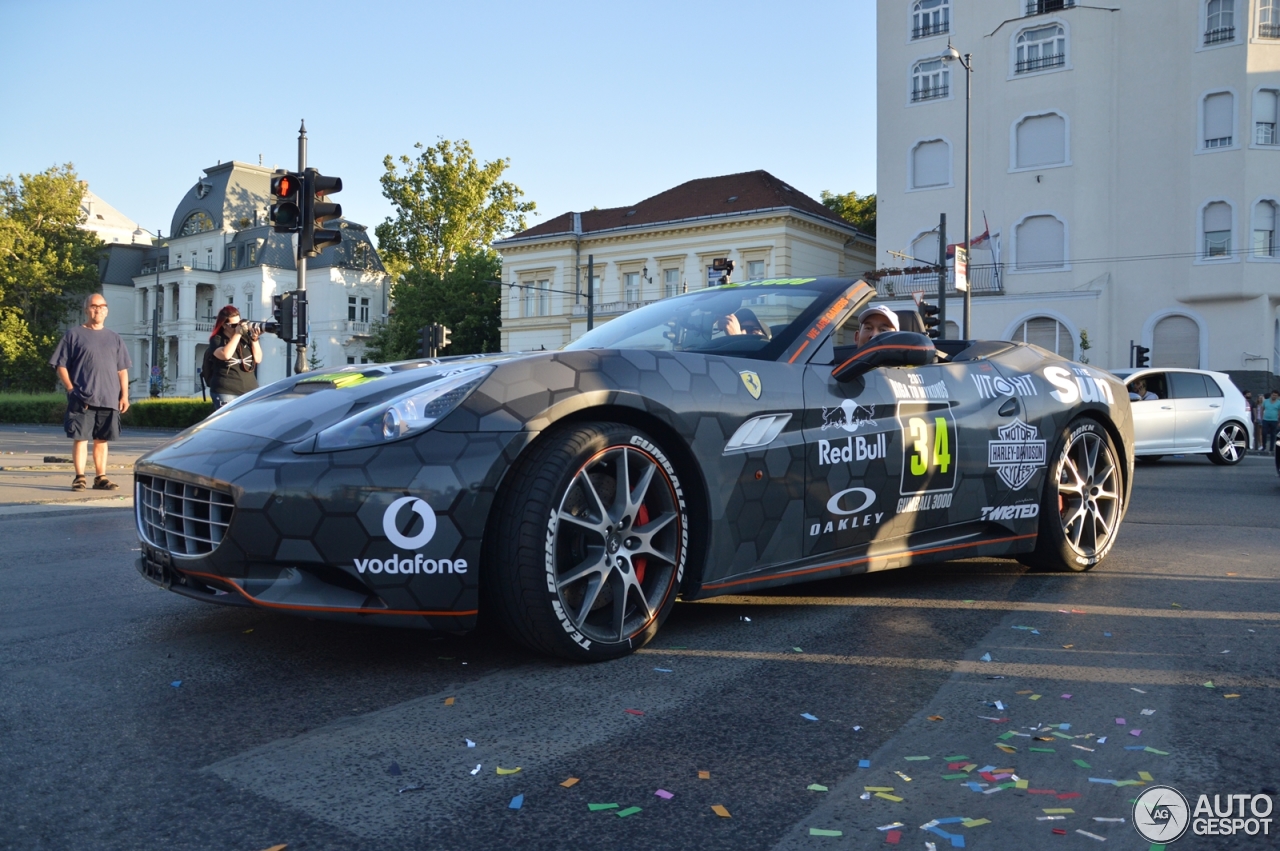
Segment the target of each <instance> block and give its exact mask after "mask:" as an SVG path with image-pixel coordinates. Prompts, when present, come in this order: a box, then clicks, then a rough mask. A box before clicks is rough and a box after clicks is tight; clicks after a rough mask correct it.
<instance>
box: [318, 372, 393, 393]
mask: <svg viewBox="0 0 1280 851" xmlns="http://www.w3.org/2000/svg"><path fill="white" fill-rule="evenodd" d="M381 377H382V376H381V375H365V374H364V373H361V372H338V373H329V374H328V375H308V376H307V377H306V378H303V379H300V380H299V381H298V383H299V384H312V383H314V384H332V385H333V386H334V387H336V388H338V389H339V390H341V389H343V388H344V387H355V386H357V385H360V384H365V383H367V382H369V381H374V380H375V379H378V378H381Z"/></svg>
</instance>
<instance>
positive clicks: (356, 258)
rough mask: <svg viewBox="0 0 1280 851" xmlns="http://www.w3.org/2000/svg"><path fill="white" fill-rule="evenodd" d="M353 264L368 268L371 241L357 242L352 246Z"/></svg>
mask: <svg viewBox="0 0 1280 851" xmlns="http://www.w3.org/2000/svg"><path fill="white" fill-rule="evenodd" d="M351 265H352V266H354V267H356V268H357V269H366V268H368V266H369V243H367V242H357V243H356V244H355V245H353V246H351Z"/></svg>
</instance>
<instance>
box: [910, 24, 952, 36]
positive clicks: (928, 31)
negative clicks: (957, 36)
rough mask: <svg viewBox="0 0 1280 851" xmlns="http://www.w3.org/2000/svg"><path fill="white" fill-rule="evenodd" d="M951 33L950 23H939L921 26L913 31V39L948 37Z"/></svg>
mask: <svg viewBox="0 0 1280 851" xmlns="http://www.w3.org/2000/svg"><path fill="white" fill-rule="evenodd" d="M949 32H951V22H950V21H939V22H938V23H936V24H921V25H920V26H918V27H913V28H912V29H911V37H912V38H929V37H930V36H934V35H946V34H947V33H949Z"/></svg>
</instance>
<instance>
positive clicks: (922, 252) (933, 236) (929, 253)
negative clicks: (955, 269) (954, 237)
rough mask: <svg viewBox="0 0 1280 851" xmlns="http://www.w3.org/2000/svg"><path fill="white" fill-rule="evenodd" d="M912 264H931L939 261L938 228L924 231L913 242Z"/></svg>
mask: <svg viewBox="0 0 1280 851" xmlns="http://www.w3.org/2000/svg"><path fill="white" fill-rule="evenodd" d="M911 258H912V259H911V261H909V262H910V265H913V266H914V265H915V264H916V263H927V264H928V265H930V266H933V265H936V264H937V262H938V232H937V231H936V230H932V231H929V232H928V233H922V234H920V235H919V236H917V237H916V238H915V239H914V240H912V242H911Z"/></svg>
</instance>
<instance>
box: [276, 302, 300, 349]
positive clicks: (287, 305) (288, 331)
mask: <svg viewBox="0 0 1280 851" xmlns="http://www.w3.org/2000/svg"><path fill="white" fill-rule="evenodd" d="M295 306H296V305H295V302H294V300H293V293H292V292H287V293H279V294H277V295H273V296H272V297H271V315H272V317H273V318H274V319H275V321H276V329H277V330H276V334H277V335H278V336H279V337H280V339H281V340H284V341H285V342H286V343H292V342H293V340H294V334H293V329H294V327H295V326H294V308H295Z"/></svg>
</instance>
